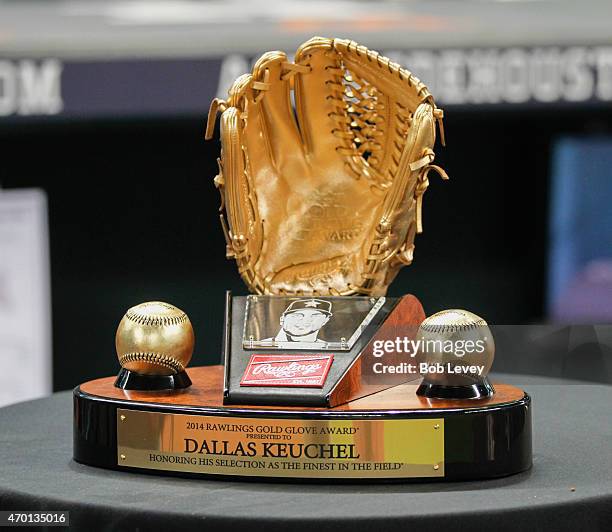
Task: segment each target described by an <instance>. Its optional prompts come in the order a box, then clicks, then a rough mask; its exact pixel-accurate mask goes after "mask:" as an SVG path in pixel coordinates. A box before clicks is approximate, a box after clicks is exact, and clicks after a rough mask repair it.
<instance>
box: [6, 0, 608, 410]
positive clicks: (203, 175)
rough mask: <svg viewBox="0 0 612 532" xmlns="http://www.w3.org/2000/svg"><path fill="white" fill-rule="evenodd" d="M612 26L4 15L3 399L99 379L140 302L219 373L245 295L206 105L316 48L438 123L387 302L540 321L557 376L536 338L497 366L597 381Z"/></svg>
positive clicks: (124, 10) (395, 7)
mask: <svg viewBox="0 0 612 532" xmlns="http://www.w3.org/2000/svg"><path fill="white" fill-rule="evenodd" d="M611 20H612V4H611V3H609V2H606V1H584V2H573V1H560V0H524V1H522V0H479V1H477V0H465V1H460V0H455V1H450V0H447V1H442V0H429V1H417V0H414V1H410V0H406V1H365V0H362V1H357V0H350V1H349V0H346V1H343V0H334V1H289V0H287V1H282V0H268V1H257V0H251V1H248V2H239V1H224V2H221V1H187V0H183V1H146V2H145V1H127V0H126V1H112V0H109V1H105V2H95V1H87V2H85V1H53V0H47V1H41V0H39V1H28V2H24V1H14V2H13V1H2V0H0V359H1V360H2V361H3V367H4V368H5V371H4V372H3V375H2V377H1V378H0V379H1V380H0V385H1V388H3V389H4V390H5V392H4V396H5V397H3V398H1V399H0V400H1V401H3V402H8V401H9V400H17V399H19V398H24V399H25V398H27V397H31V396H35V395H40V394H42V393H46V392H49V391H51V389H54V390H60V389H66V388H70V387H73V386H75V385H77V384H79V383H80V382H82V381H84V380H89V379H92V378H96V377H101V376H107V375H112V374H115V373H116V372H117V370H118V364H117V361H116V358H115V354H114V332H115V329H116V326H117V324H118V322H119V320H120V319H121V316H122V315H123V313H124V312H125V310H126V309H127V308H128V307H130V306H132V305H135V304H137V303H139V302H142V301H146V300H152V299H159V300H165V301H168V302H171V303H173V304H175V305H177V306H179V307H180V308H182V309H183V310H185V311H186V312H187V313H188V314H189V316H190V318H191V320H192V322H193V324H194V328H195V332H196V342H197V343H196V352H195V354H194V359H193V362H192V365H202V364H212V363H218V361H219V359H220V352H221V331H222V321H223V302H224V292H225V290H228V289H230V290H232V291H233V292H234V293H236V294H244V293H246V289H245V287H244V286H243V284H242V282H241V281H240V278H239V276H238V273H237V269H236V267H235V265H234V264H233V263H232V262H228V261H226V259H225V257H224V252H225V244H224V240H223V235H222V232H221V229H220V227H219V224H218V215H217V209H218V206H219V197H218V193H217V191H216V189H215V187H214V186H213V181H212V180H213V177H214V176H215V173H216V157H217V156H218V152H219V144H218V137H215V140H214V141H211V142H204V139H203V131H204V123H205V120H206V116H207V112H208V105H209V102H210V100H211V99H212V98H213V97H215V96H217V95H219V96H224V95H225V93H226V90H227V88H228V86H229V84H230V83H231V81H233V79H234V78H236V77H237V76H238V75H240V74H242V73H244V72H246V71H248V70H250V66H251V64H252V63H253V61H254V60H255V59H256V58H257V57H258V56H259V54H260V53H262V52H264V51H266V50H270V49H281V50H285V51H286V52H287V53H290V54H291V53H293V52H294V51H295V49H296V48H297V47H298V46H299V44H300V43H302V42H303V41H305V40H307V39H308V38H310V37H312V36H313V35H323V36H334V37H343V38H350V39H353V40H356V41H358V42H359V43H361V44H364V45H366V46H368V47H369V48H372V49H376V50H378V51H380V52H381V53H383V54H385V55H388V56H390V57H391V58H392V59H394V60H396V61H398V62H399V63H401V64H402V65H403V66H405V67H407V68H408V69H409V70H411V71H413V72H414V73H415V74H416V75H417V76H418V77H420V78H421V79H422V80H423V81H424V82H425V83H427V84H428V85H429V88H430V90H431V92H432V94H433V95H434V96H435V97H436V100H437V102H438V104H439V105H440V106H441V107H443V108H444V110H445V116H446V119H445V129H446V138H447V147H446V148H442V147H440V146H438V148H437V157H436V162H437V163H439V164H440V165H441V166H442V167H444V168H445V169H446V170H447V172H448V173H449V175H450V177H451V180H450V181H448V182H444V183H442V182H441V181H437V180H435V179H432V183H431V186H430V188H429V190H428V191H427V194H426V196H425V208H424V229H425V231H424V233H423V234H422V235H420V236H418V237H417V240H416V251H415V261H414V264H413V265H412V266H410V267H408V268H405V269H404V270H402V272H401V274H400V275H399V277H398V279H397V280H396V281H395V282H394V284H393V285H392V286H391V289H390V292H389V293H390V295H400V294H403V293H414V294H415V295H417V296H418V297H419V298H420V299H421V301H422V302H423V305H424V307H425V310H426V312H427V313H428V314H431V313H433V312H436V311H438V310H441V309H443V308H449V307H461V308H467V309H470V310H472V311H474V312H476V313H478V314H480V315H482V316H483V317H485V318H486V319H487V321H488V322H489V323H493V324H532V325H534V324H535V325H536V326H538V327H540V326H541V325H542V324H548V325H549V326H550V327H552V328H549V329H547V330H546V331H545V332H540V333H538V334H539V336H538V338H540V339H541V337H542V335H544V336H550V335H551V334H552V336H554V338H555V340H554V342H553V343H552V344H550V345H555V346H557V347H558V345H559V342H561V343H562V344H563V345H566V343H567V345H569V344H572V342H573V344H572V345H574V347H576V346H579V347H580V349H582V351H581V350H580V349H578V351H577V352H578V354H577V355H576V354H575V356H574V358H573V359H572V361H573V362H572V363H568V361H567V360H565V359H560V358H559V357H557V358H556V359H555V357H554V353H552V354H551V352H550V349H553V348H550V347H549V348H547V349H549V351H548V352H547V354H546V357H544V358H542V357H540V358H539V359H538V353H533V352H525V350H523V351H521V353H519V354H517V355H513V356H516V357H519V358H512V357H505V358H504V357H501V358H500V357H498V360H499V362H498V363H496V364H498V366H497V367H498V369H500V368H501V370H503V371H510V372H512V371H522V372H525V373H530V372H531V373H537V374H543V375H552V376H568V375H567V371H568V370H567V368H568V367H573V366H572V364H574V365H575V362H576V360H578V361H579V362H581V361H587V362H588V361H590V362H588V365H587V366H588V367H586V369H585V370H584V375H582V374H581V375H580V376H581V377H582V378H586V379H590V380H599V381H608V382H610V381H611V380H612V364H611V362H610V360H611V357H612V354H611V353H612V349H610V347H609V345H610V344H609V343H606V342H603V341H602V338H603V337H604V336H605V335H606V334H607V333H605V331H608V333H609V330H610V329H609V328H608V329H606V328H605V327H603V326H602V327H603V328H602V327H600V328H597V327H594V324H606V323H610V322H611V321H612V127H611V126H612V31H611V30H610V21H611ZM568 324H572V325H573V326H574V328H570V329H568V328H567V327H568ZM576 324H581V325H580V327H578V326H577V325H576ZM551 331H552V332H551ZM576 331H582V332H583V333H584V334H585V335H586V340H584V341H577V340H576V337H575V334H576ZM602 331H604V332H602ZM572 335H574V336H573V338H574V340H570V337H571V336H572ZM536 336H537V335H536ZM559 338H561V340H559ZM607 338H610V334H608V335H607ZM589 339H590V340H589ZM566 341H567V342H566ZM564 342H565V343H564ZM602 342H603V343H602ZM604 344H605V345H604ZM538 345H540V344H538ZM547 345H549V344H547ZM585 345H587V346H590V347H589V348H588V349H587V351H588V356H587V355H585V354H584V353H583V350H584V346H585ZM557 347H555V348H554V349H557ZM542 349H543V350H544V351H546V349H545V348H544V347H542ZM527 351H529V349H527ZM547 357H548V358H547ZM576 357H579V358H576ZM589 357H590V358H589ZM591 359H592V360H591ZM537 360H539V362H538V361H537ZM543 360H544V361H545V363H543V362H542V361H543ZM568 364H569V365H568ZM578 365H580V366H581V367H582V368H583V369H584V367H585V366H584V364H582V363H580V364H578ZM7 397H8V399H7Z"/></svg>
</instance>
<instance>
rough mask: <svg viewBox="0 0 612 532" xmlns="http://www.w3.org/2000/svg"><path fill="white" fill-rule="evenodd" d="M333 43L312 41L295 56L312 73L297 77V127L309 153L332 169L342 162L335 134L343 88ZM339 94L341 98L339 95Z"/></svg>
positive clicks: (316, 38)
mask: <svg viewBox="0 0 612 532" xmlns="http://www.w3.org/2000/svg"><path fill="white" fill-rule="evenodd" d="M332 44H333V41H332V39H327V38H323V37H313V38H312V39H310V40H309V41H307V42H305V43H304V44H302V46H300V48H299V49H298V51H297V52H296V54H295V62H296V64H298V65H303V66H307V67H309V68H310V70H311V71H310V73H305V74H297V75H296V76H295V87H294V91H295V107H296V114H297V118H298V125H299V128H300V132H301V134H302V139H303V140H304V145H305V148H306V153H307V154H308V155H311V156H313V158H314V159H316V160H320V161H325V164H326V166H328V167H329V166H330V165H331V164H332V163H333V161H334V160H339V157H338V153H337V152H336V147H337V146H338V139H337V138H336V137H335V136H334V135H333V134H332V132H333V131H334V130H335V128H336V122H335V117H336V116H339V113H340V109H338V108H337V104H338V102H339V101H340V100H341V98H340V100H339V98H338V97H336V96H341V92H342V90H343V89H342V86H341V85H340V84H339V83H338V72H336V71H335V70H333V69H335V68H337V62H336V57H335V53H334V50H333V48H332ZM338 91H340V94H336V93H338Z"/></svg>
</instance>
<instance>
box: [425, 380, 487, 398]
mask: <svg viewBox="0 0 612 532" xmlns="http://www.w3.org/2000/svg"><path fill="white" fill-rule="evenodd" d="M416 393H417V395H420V396H423V397H429V398H432V399H483V398H485V397H493V394H494V393H495V389H494V388H493V385H492V384H491V383H490V382H489V379H488V378H487V377H485V378H484V379H482V381H480V382H477V383H474V384H466V385H464V386H444V385H443V384H432V383H428V382H425V381H423V382H422V383H421V385H420V386H419V387H418V389H417V391H416Z"/></svg>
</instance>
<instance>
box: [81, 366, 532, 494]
mask: <svg viewBox="0 0 612 532" xmlns="http://www.w3.org/2000/svg"><path fill="white" fill-rule="evenodd" d="M223 371H224V369H223V367H222V366H209V367H199V368H191V369H188V370H187V372H188V373H189V377H190V378H191V380H192V382H193V385H192V386H191V387H189V388H187V389H183V390H172V391H152V392H144V391H133V390H132V391H130V390H122V389H119V388H116V387H115V386H114V384H113V383H114V381H115V377H108V378H103V379H97V380H94V381H90V382H87V383H85V384H82V385H81V386H79V387H77V388H75V390H74V459H75V460H76V461H77V462H81V463H83V464H88V465H92V466H97V467H104V468H108V469H115V470H120V471H135V472H154V473H158V474H174V475H177V474H178V475H184V476H197V477H207V478H208V477H210V478H234V479H262V480H263V479H277V480H284V481H292V480H296V479H300V481H301V480H302V479H304V480H311V481H320V482H329V481H334V480H344V481H365V482H374V481H379V480H386V481H389V480H402V481H412V480H431V481H434V480H437V481H448V480H475V479H485V478H494V477H502V476H506V475H511V474H514V473H519V472H521V471H524V470H526V469H529V468H530V467H531V460H532V458H531V400H530V398H529V396H528V395H527V394H526V393H525V392H524V391H523V390H521V389H519V388H515V387H513V386H509V385H505V384H499V383H496V384H495V390H496V393H495V395H494V396H493V397H490V398H486V399H461V400H449V399H429V398H426V397H420V396H417V395H416V390H417V388H418V386H417V385H415V384H401V385H398V386H395V387H392V388H388V389H387V390H384V391H380V392H378V393H375V394H372V395H369V396H367V397H362V398H359V399H356V400H353V401H350V402H348V403H345V404H342V405H339V406H336V407H334V408H314V407H286V406H248V405H231V406H228V405H224V404H223Z"/></svg>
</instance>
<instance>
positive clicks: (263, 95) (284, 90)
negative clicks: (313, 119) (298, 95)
mask: <svg viewBox="0 0 612 532" xmlns="http://www.w3.org/2000/svg"><path fill="white" fill-rule="evenodd" d="M291 65H292V64H291V63H289V62H288V61H287V56H286V55H285V54H284V53H283V52H267V53H265V54H264V55H262V56H261V57H260V58H259V60H258V61H257V63H255V66H254V67H253V75H252V84H253V94H254V101H253V104H254V106H255V107H257V109H255V110H253V111H251V109H250V110H249V112H255V113H257V116H258V118H259V124H260V127H261V131H262V134H263V135H264V136H265V147H266V149H267V150H269V151H270V154H269V155H270V157H271V159H272V164H273V165H274V166H275V167H276V168H277V169H279V170H280V169H282V172H283V173H284V172H287V171H297V172H301V171H302V170H303V168H294V167H292V166H293V165H295V163H296V162H298V164H299V163H301V164H303V162H304V157H303V145H302V139H301V136H300V133H299V131H298V127H297V122H296V120H295V116H294V113H293V107H292V104H291V78H292V77H293V75H295V73H296V72H297V71H296V70H291ZM260 149H261V147H260Z"/></svg>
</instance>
